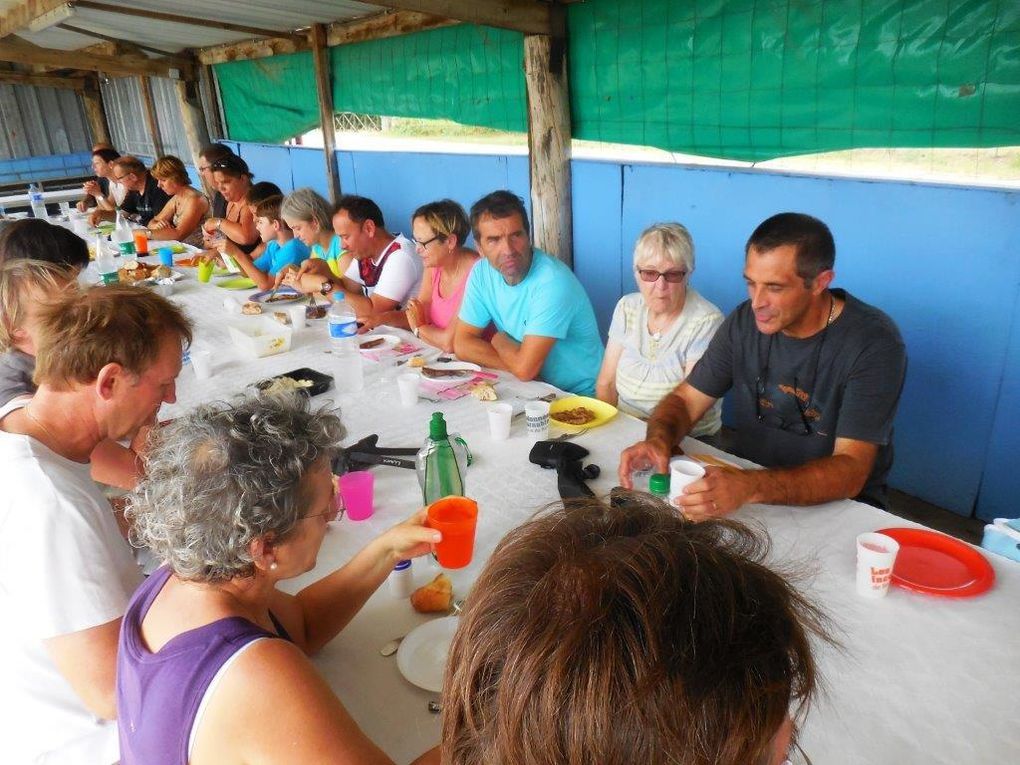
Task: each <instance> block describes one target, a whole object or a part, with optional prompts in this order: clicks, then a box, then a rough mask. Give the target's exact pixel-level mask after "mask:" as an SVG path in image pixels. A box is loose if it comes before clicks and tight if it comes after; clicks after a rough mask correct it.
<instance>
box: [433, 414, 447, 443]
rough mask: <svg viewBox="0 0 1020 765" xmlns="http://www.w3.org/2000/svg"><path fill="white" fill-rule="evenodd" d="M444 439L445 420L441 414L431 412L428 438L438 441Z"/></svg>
mask: <svg viewBox="0 0 1020 765" xmlns="http://www.w3.org/2000/svg"><path fill="white" fill-rule="evenodd" d="M446 437H447V436H446V420H444V419H443V413H442V412H433V413H432V419H431V420H429V438H431V439H432V440H433V441H439V440H441V439H444V438H446Z"/></svg>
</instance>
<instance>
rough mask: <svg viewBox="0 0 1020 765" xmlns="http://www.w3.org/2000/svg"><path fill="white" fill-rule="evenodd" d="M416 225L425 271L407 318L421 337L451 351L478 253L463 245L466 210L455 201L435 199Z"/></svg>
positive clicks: (466, 231)
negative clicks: (465, 290)
mask: <svg viewBox="0 0 1020 765" xmlns="http://www.w3.org/2000/svg"><path fill="white" fill-rule="evenodd" d="M411 229H412V231H413V232H414V244H415V249H416V250H417V251H418V254H419V255H420V256H421V259H422V262H423V263H424V264H425V274H424V276H423V277H422V280H421V289H420V290H419V292H418V296H417V297H416V298H413V299H411V300H409V301H408V302H407V322H408V324H409V325H410V326H411V331H412V332H414V334H415V335H416V336H417V337H420V338H421V339H422V340H424V341H425V342H427V343H428V344H429V345H434V346H436V347H438V348H442V349H443V350H444V351H447V352H452V351H453V335H454V332H455V331H456V328H457V312H458V311H459V310H460V301H461V300H462V299H463V297H464V288H465V287H466V286H467V280H468V277H469V276H470V275H471V269H472V268H474V265H475V263H477V262H478V253H477V252H475V251H474V250H471V249H468V248H467V247H465V246H464V241H465V240H466V239H467V237H468V234H469V233H470V231H471V227H470V225H469V224H468V218H467V214H466V213H465V212H464V208H463V207H461V206H460V205H459V204H457V203H456V202H454V201H453V200H452V199H443V200H440V201H439V202H430V203H429V204H427V205H422V206H421V207H419V208H418V209H417V210H415V211H414V215H412V216H411Z"/></svg>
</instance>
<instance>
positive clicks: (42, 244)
mask: <svg viewBox="0 0 1020 765" xmlns="http://www.w3.org/2000/svg"><path fill="white" fill-rule="evenodd" d="M19 258H26V259H29V260H46V261H49V262H50V263H56V264H57V265H58V266H70V267H71V268H74V269H75V270H81V269H83V268H85V267H86V266H88V264H89V248H88V245H87V244H85V240H84V239H82V238H81V237H79V236H77V235H76V234H75V233H74V232H72V231H68V230H67V229H66V228H64V227H63V226H56V225H54V224H52V223H50V222H49V221H45V220H42V219H41V218H26V219H25V220H16V221H13V222H11V223H8V224H7V226H6V227H5V228H4V230H3V232H2V233H0V263H2V262H6V261H8V260H17V259H19Z"/></svg>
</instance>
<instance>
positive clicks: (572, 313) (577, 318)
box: [454, 191, 603, 396]
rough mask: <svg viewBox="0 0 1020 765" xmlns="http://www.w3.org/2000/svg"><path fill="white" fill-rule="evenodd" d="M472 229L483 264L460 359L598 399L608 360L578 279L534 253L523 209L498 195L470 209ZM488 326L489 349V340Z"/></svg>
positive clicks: (463, 320) (465, 318)
mask: <svg viewBox="0 0 1020 765" xmlns="http://www.w3.org/2000/svg"><path fill="white" fill-rule="evenodd" d="M471 228H472V229H473V233H474V237H475V243H476V244H477V245H478V249H479V250H480V251H481V253H482V255H483V256H484V257H483V259H482V260H480V261H479V262H478V263H477V264H476V265H475V267H474V269H472V271H471V276H470V277H468V282H467V287H466V288H465V290H464V299H463V301H462V302H461V306H460V314H459V319H460V321H459V322H458V324H457V331H456V335H455V337H454V350H455V351H456V353H457V357H458V358H460V359H463V360H465V361H473V362H475V363H477V364H482V365H483V366H486V367H491V368H493V369H505V370H507V371H508V372H511V373H512V374H513V375H514V376H515V377H517V378H518V379H521V380H533V379H535V378H536V377H541V378H542V379H543V380H545V381H546V382H549V383H552V384H553V385H555V386H557V387H559V388H562V389H563V390H567V391H570V392H571V393H579V394H582V395H588V396H590V395H592V394H593V393H594V392H595V378H596V377H597V376H598V372H599V367H600V365H601V364H602V352H603V349H602V338H601V337H600V336H599V330H598V325H597V324H596V323H595V312H594V311H593V310H592V307H591V301H590V300H588V295H587V293H585V291H584V287H582V286H581V283H580V282H579V281H578V280H577V277H576V276H574V273H573V272H572V271H571V270H570V269H569V268H567V266H566V265H564V264H563V263H562V262H560V261H559V260H556V258H553V257H551V256H550V255H547V254H546V253H544V252H542V251H541V250H535V249H533V248H532V246H531V237H530V236H529V235H528V213H527V211H526V210H525V209H524V203H523V202H522V201H521V200H520V198H518V197H517V196H515V195H514V194H512V193H510V192H509V191H494V192H492V193H491V194H489V195H487V196H485V197H482V198H481V199H480V200H478V201H477V202H475V204H474V206H473V207H472V208H471ZM490 323H492V324H493V325H495V327H496V330H497V332H496V334H495V335H493V337H492V340H491V341H489V340H486V339H485V337H484V333H485V330H486V327H488V326H489V324H490Z"/></svg>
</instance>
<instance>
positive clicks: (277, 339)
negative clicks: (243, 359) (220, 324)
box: [227, 316, 293, 359]
mask: <svg viewBox="0 0 1020 765" xmlns="http://www.w3.org/2000/svg"><path fill="white" fill-rule="evenodd" d="M227 328H228V329H229V330H230V339H231V340H233V341H234V345H236V346H237V347H238V348H240V349H241V351H242V352H243V353H245V354H246V355H247V356H249V357H250V358H253V359H257V358H261V357H263V356H273V355H275V354H277V353H286V352H287V351H289V350H290V341H291V336H292V334H293V333H292V332H291V329H290V327H287V326H284V325H283V324H280V322H278V321H274V320H273V319H270V318H268V317H266V316H256V317H252V318H251V319H249V320H247V321H230V322H228V323H227Z"/></svg>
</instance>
